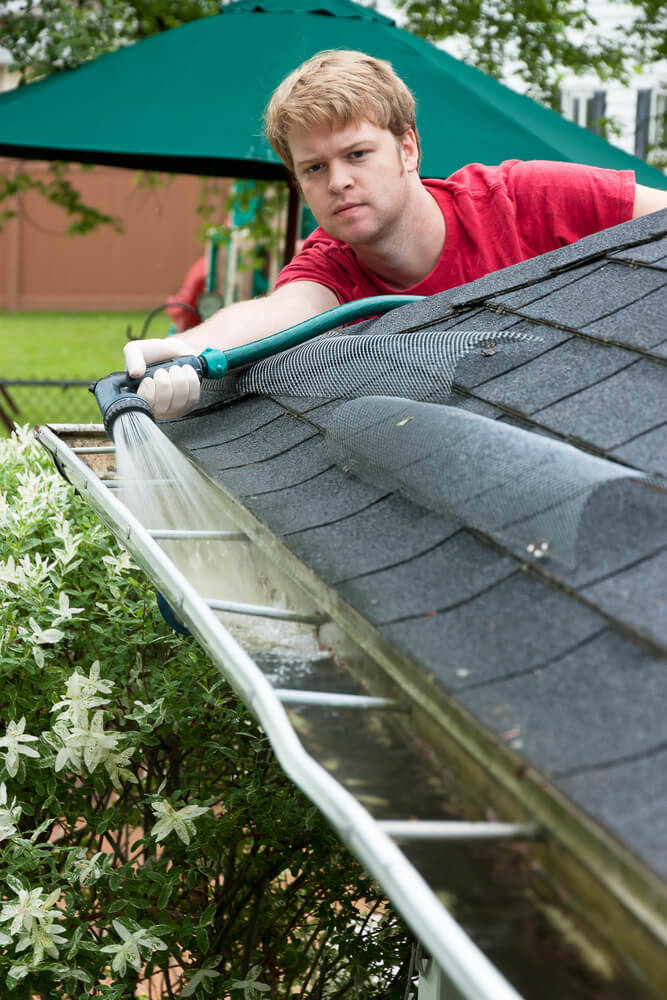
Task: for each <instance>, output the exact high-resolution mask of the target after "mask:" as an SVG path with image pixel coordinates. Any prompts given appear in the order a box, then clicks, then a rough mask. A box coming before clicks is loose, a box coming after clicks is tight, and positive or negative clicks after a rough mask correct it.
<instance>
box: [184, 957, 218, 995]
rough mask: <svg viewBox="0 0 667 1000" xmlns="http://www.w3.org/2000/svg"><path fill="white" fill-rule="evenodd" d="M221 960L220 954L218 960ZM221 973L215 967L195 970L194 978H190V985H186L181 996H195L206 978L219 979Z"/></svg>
mask: <svg viewBox="0 0 667 1000" xmlns="http://www.w3.org/2000/svg"><path fill="white" fill-rule="evenodd" d="M219 960H220V959H219V956H218V961H219ZM209 961H210V960H209ZM219 975H220V973H219V972H217V971H216V970H215V969H210V968H209V969H200V970H199V971H198V972H195V974H194V976H193V977H192V979H190V980H188V985H187V986H186V987H185V989H183V990H181V996H182V997H191V996H194V994H195V993H196V992H197V989H198V987H199V986H201V984H202V983H203V982H204V980H205V979H217V978H218V976H219Z"/></svg>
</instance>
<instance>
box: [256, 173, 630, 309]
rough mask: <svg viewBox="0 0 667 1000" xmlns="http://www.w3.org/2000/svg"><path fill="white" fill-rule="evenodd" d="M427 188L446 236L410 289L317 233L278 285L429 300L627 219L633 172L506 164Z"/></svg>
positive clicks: (351, 296)
mask: <svg viewBox="0 0 667 1000" xmlns="http://www.w3.org/2000/svg"><path fill="white" fill-rule="evenodd" d="M423 183H424V187H425V188H426V190H427V191H429V192H430V193H431V194H432V195H433V197H434V198H435V200H436V201H437V202H438V205H439V206H440V209H441V211H442V214H443V215H444V217H445V224H446V227H447V228H446V237H445V245H444V247H443V249H442V253H441V255H440V259H439V261H438V263H437V264H436V265H435V267H434V268H433V270H432V271H431V273H430V274H428V275H426V277H425V278H422V280H421V281H420V282H418V283H417V284H416V285H413V287H412V288H402V289H397V288H392V287H391V286H389V285H387V284H385V282H384V281H382V279H381V278H379V277H378V276H377V275H376V274H374V273H373V271H370V270H369V269H368V268H367V267H364V265H363V264H362V263H361V261H360V260H359V258H358V257H357V255H356V253H355V252H354V250H353V249H352V247H351V246H350V245H349V244H348V243H343V242H342V241H341V240H337V239H334V238H333V237H332V236H329V234H328V233H326V232H325V231H324V230H323V229H321V228H319V227H318V228H317V229H316V230H315V231H314V232H313V233H311V235H310V236H309V237H308V239H307V240H306V242H305V243H304V245H303V249H302V250H301V252H300V253H299V254H297V256H296V257H294V258H293V259H292V260H291V261H290V263H289V264H287V265H286V266H285V267H284V268H283V269H282V271H281V272H280V274H279V275H278V279H277V281H276V284H275V287H276V288H280V286H281V285H285V284H287V283H288V282H292V281H316V282H318V284H320V285H325V286H326V287H327V288H330V289H331V291H332V292H334V294H335V295H336V296H337V297H338V299H339V301H340V302H341V303H343V302H351V301H354V300H355V299H361V298H364V297H365V296H367V295H386V294H388V293H389V294H391V293H392V292H399V291H400V292H401V293H403V294H409V295H434V294H435V293H436V292H443V291H445V289H447V288H453V287H454V286H455V285H463V284H465V283H466V282H468V281H474V279H475V278H481V277H482V276H483V275H484V274H488V273H489V272H490V271H497V270H499V269H500V268H501V267H507V266H508V265H510V264H516V263H518V261H520V260H527V259H528V258H529V257H536V256H537V255H538V254H541V253H546V252H547V251H548V250H555V249H556V248H557V247H561V246H565V245H566V244H568V243H574V242H575V240H579V239H581V238H582V237H583V236H588V235H589V234H590V233H596V232H599V231H600V230H601V229H607V228H608V227H609V226H615V225H617V224H618V223H620V222H627V221H628V219H631V218H632V209H633V205H634V193H635V178H634V172H633V171H632V170H621V171H618V170H606V169H603V168H601V167H586V166H582V165H580V164H577V163H556V162H550V161H544V160H530V161H527V162H523V161H521V160H506V161H505V162H504V163H501V164H500V166H499V167H486V166H484V165H483V164H481V163H472V164H470V165H469V166H467V167H463V168H462V169H461V170H458V171H457V172H456V173H455V174H452V176H451V177H448V178H447V179H446V180H426V181H424V182H423Z"/></svg>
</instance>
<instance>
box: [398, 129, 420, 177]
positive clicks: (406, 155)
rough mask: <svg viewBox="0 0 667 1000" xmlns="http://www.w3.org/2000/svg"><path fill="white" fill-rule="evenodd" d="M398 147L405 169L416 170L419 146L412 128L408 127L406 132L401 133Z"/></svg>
mask: <svg viewBox="0 0 667 1000" xmlns="http://www.w3.org/2000/svg"><path fill="white" fill-rule="evenodd" d="M400 148H401V154H402V156H403V163H404V165H405V169H406V170H407V171H412V170H417V169H418V168H419V146H418V144H417V136H416V135H415V132H414V129H411V128H409V129H408V130H407V132H404V133H403V135H402V136H401V140H400Z"/></svg>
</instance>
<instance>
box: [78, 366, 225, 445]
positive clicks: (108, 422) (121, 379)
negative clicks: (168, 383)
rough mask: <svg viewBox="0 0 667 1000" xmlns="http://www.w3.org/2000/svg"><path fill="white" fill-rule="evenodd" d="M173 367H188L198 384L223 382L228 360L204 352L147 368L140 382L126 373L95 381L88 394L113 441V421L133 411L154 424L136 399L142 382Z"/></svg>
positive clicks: (149, 412) (145, 406) (144, 404)
mask: <svg viewBox="0 0 667 1000" xmlns="http://www.w3.org/2000/svg"><path fill="white" fill-rule="evenodd" d="M174 365H176V366H177V367H179V368H182V367H183V366H184V365H190V367H191V368H194V370H195V372H196V373H197V376H198V378H199V380H200V381H201V380H202V379H203V378H222V377H223V375H225V374H226V372H227V359H226V357H225V355H224V354H223V352H222V351H216V350H214V349H213V348H207V349H206V350H205V351H203V352H202V354H201V355H200V356H199V357H196V356H195V355H187V356H186V357H182V358H172V359H170V360H169V361H163V362H162V363H161V364H159V365H150V366H149V367H148V368H147V369H146V374H145V375H142V376H141V378H130V376H129V375H128V374H127V372H112V373H111V375H107V376H106V377H105V378H101V379H98V381H97V382H93V383H92V384H91V385H90V386H89V390H90V392H92V393H94V395H95V399H96V400H97V405H98V406H99V408H100V412H101V414H102V420H103V421H104V427H105V430H106V432H107V434H108V435H109V437H110V438H111V439H112V440H113V425H114V423H115V421H116V418H117V417H119V416H121V414H123V413H130V412H132V411H133V410H134V411H138V412H139V413H145V414H146V416H148V417H150V419H151V420H155V415H154V414H153V411H152V410H151V408H150V406H149V405H148V403H147V402H146V400H145V399H142V397H141V396H139V395H137V390H138V388H139V386H140V385H141V382H142V381H143V379H145V378H148V377H150V376H153V375H155V373H156V372H157V371H158V370H159V369H160V368H172V367H173V366H174Z"/></svg>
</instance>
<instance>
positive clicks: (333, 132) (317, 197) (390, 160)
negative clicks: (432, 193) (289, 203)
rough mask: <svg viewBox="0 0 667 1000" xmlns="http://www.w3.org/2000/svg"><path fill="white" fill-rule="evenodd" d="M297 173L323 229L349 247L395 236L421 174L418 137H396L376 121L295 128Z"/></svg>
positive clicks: (293, 146) (293, 147) (290, 138)
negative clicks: (414, 176) (415, 175)
mask: <svg viewBox="0 0 667 1000" xmlns="http://www.w3.org/2000/svg"><path fill="white" fill-rule="evenodd" d="M288 141H289V147H290V151H291V153H292V158H293V161H294V172H295V175H296V179H297V181H298V182H299V185H300V187H301V190H302V192H303V196H304V198H305V200H306V201H307V203H308V205H309V207H310V210H311V212H312V213H313V215H314V216H315V218H316V219H317V221H318V223H319V225H320V226H322V228H323V229H325V230H326V231H327V232H328V233H329V234H330V235H331V236H335V237H336V238H337V239H339V240H343V241H344V242H345V243H351V244H352V245H353V246H354V245H359V246H364V245H369V244H373V243H375V242H377V241H379V240H381V239H382V238H383V237H384V236H385V235H387V234H388V233H390V232H391V227H392V226H393V225H394V224H395V222H396V220H397V219H398V218H399V217H400V215H401V211H402V210H403V208H404V206H405V203H406V195H407V188H408V183H409V174H410V173H412V172H414V171H416V170H417V166H418V159H419V156H418V150H417V143H416V140H415V136H414V133H413V132H412V131H409V132H406V134H405V135H404V136H403V137H402V138H401V139H396V137H395V136H394V135H392V133H391V132H389V131H388V130H387V129H383V128H378V126H377V125H372V124H371V123H370V122H362V123H361V124H360V125H347V126H345V127H343V128H335V129H332V128H330V127H327V126H322V127H320V128H315V129H301V128H299V129H297V128H295V129H292V130H291V131H290V133H289V136H288Z"/></svg>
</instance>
